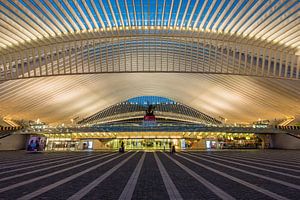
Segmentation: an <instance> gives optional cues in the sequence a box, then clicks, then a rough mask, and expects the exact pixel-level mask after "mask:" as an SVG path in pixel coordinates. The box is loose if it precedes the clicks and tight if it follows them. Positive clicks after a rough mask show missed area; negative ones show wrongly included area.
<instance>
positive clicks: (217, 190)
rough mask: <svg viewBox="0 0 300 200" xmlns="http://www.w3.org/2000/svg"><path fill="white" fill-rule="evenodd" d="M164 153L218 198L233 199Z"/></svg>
mask: <svg viewBox="0 0 300 200" xmlns="http://www.w3.org/2000/svg"><path fill="white" fill-rule="evenodd" d="M164 155H165V156H167V157H168V158H170V160H172V161H173V162H174V163H175V164H176V165H178V166H179V167H180V168H182V169H183V170H184V171H186V172H187V173H188V174H190V175H191V176H192V177H194V178H195V179H196V180H197V181H199V182H200V183H201V184H202V185H203V186H205V187H206V188H207V189H209V190H210V191H212V192H213V193H214V194H215V195H217V196H218V197H219V198H220V199H223V200H233V199H235V198H234V197H232V196H231V195H229V194H228V193H226V192H225V191H224V190H222V189H221V188H219V187H217V186H215V185H214V184H212V183H211V182H209V181H208V180H206V179H204V178H203V177H202V176H200V175H199V174H197V173H195V172H194V171H193V170H191V169H190V168H188V167H186V166H185V165H183V164H181V163H180V162H178V161H177V160H175V159H174V158H172V157H171V156H169V155H168V154H166V153H164Z"/></svg>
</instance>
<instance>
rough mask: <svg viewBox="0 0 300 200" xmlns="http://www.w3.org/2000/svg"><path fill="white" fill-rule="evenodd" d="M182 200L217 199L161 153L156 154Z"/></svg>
mask: <svg viewBox="0 0 300 200" xmlns="http://www.w3.org/2000/svg"><path fill="white" fill-rule="evenodd" d="M157 155H158V157H159V158H160V160H161V162H162V163H163V165H164V167H165V168H166V170H167V172H168V174H169V175H170V177H171V179H172V180H173V182H174V184H175V185H176V187H177V189H178V190H179V192H180V194H181V196H182V197H183V199H219V198H218V197H217V196H216V195H215V194H213V193H212V192H211V191H209V190H208V189H207V188H206V187H205V186H204V185H202V184H200V183H199V182H198V181H197V180H196V179H194V178H193V177H191V176H190V175H189V174H187V173H186V172H185V171H184V170H183V169H181V168H180V167H178V166H177V165H176V164H175V163H174V162H172V161H171V160H170V159H168V158H167V157H166V156H165V155H163V154H162V153H158V154H157Z"/></svg>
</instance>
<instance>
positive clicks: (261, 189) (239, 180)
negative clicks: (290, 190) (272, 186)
mask: <svg viewBox="0 0 300 200" xmlns="http://www.w3.org/2000/svg"><path fill="white" fill-rule="evenodd" d="M178 156H179V157H181V158H183V159H186V160H188V161H190V162H192V163H194V164H196V165H199V166H201V167H203V168H205V169H208V170H210V171H212V172H215V173H217V174H219V175H221V176H224V177H226V178H228V179H230V180H233V181H235V182H237V183H239V184H242V185H244V186H246V187H249V188H251V189H253V190H256V191H258V192H260V193H262V194H265V195H267V196H269V197H271V198H273V199H277V200H283V199H285V200H287V199H288V198H286V197H283V196H281V195H279V194H276V193H274V192H271V191H269V190H266V189H263V188H261V187H258V186H256V185H254V184H251V183H249V182H246V181H244V180H242V179H239V178H236V177H234V176H231V175H229V174H226V173H223V172H221V171H218V170H216V169H213V168H211V167H208V166H206V165H203V164H201V163H199V162H196V161H194V160H191V159H189V158H186V157H184V156H181V155H178ZM190 156H192V157H196V156H193V155H190ZM214 163H215V164H219V163H216V162H214Z"/></svg>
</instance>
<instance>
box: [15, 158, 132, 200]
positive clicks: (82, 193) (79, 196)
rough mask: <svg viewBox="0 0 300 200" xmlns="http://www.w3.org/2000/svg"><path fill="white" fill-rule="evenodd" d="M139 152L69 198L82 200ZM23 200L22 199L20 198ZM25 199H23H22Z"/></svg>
mask: <svg viewBox="0 0 300 200" xmlns="http://www.w3.org/2000/svg"><path fill="white" fill-rule="evenodd" d="M136 153H137V152H135V153H134V154H132V155H131V156H129V157H128V158H126V159H125V160H123V161H122V162H120V163H119V164H117V165H116V166H114V167H113V168H111V169H110V170H108V171H107V172H106V173H105V174H103V175H101V176H100V177H98V178H97V179H96V180H94V181H93V182H91V183H90V184H88V185H87V186H85V187H84V188H82V189H81V190H79V191H78V192H76V193H75V194H74V195H72V196H71V197H69V198H68V200H80V199H82V198H83V197H84V196H85V195H86V194H87V193H89V192H90V191H91V190H92V189H94V188H95V187H96V186H97V185H99V184H100V183H101V182H102V181H104V180H105V179H106V178H107V177H108V176H110V175H111V174H112V173H114V172H115V171H116V170H117V169H119V168H120V167H121V166H122V165H124V164H125V163H126V162H127V161H128V160H129V159H131V158H132V157H133V156H134V155H135V154H136ZM20 200H21V199H20ZM22 200H23V199H22Z"/></svg>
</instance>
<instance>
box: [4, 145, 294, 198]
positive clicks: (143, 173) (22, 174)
mask: <svg viewBox="0 0 300 200" xmlns="http://www.w3.org/2000/svg"><path fill="white" fill-rule="evenodd" d="M299 153H300V152H299V151H283V150H266V151H261V150H250V151H246V150H245V151H200V152H181V153H176V154H170V153H168V152H166V153H164V152H143V151H139V152H135V151H134V152H125V153H117V152H51V153H50V152H49V153H46V152H44V153H36V154H32V153H26V152H23V151H15V152H0V199H5V200H9V199H22V200H26V199H55V200H58V199H147V200H148V199H263V200H267V199H295V200H296V199H300V154H299Z"/></svg>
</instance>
